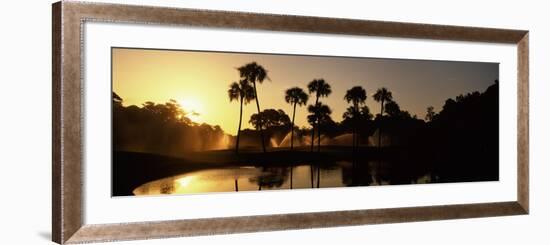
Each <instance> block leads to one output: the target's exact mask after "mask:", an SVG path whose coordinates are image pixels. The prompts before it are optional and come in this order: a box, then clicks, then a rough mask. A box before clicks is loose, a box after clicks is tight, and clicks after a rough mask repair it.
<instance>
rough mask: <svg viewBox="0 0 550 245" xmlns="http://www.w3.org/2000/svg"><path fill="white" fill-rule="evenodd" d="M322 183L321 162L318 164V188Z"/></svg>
mask: <svg viewBox="0 0 550 245" xmlns="http://www.w3.org/2000/svg"><path fill="white" fill-rule="evenodd" d="M320 183H321V164H318V165H317V188H319V185H320Z"/></svg>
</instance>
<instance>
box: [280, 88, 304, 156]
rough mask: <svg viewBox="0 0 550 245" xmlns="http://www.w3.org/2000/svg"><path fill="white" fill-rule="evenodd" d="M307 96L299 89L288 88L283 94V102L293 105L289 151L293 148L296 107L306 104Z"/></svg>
mask: <svg viewBox="0 0 550 245" xmlns="http://www.w3.org/2000/svg"><path fill="white" fill-rule="evenodd" d="M307 99H308V95H307V94H306V93H305V92H304V90H302V89H301V88H298V87H294V88H289V89H287V90H286V92H285V101H286V103H289V104H291V105H293V107H294V108H293V111H292V123H291V126H290V150H292V149H293V148H294V117H295V116H296V105H299V106H302V105H305V104H306V103H307Z"/></svg>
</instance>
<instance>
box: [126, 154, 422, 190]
mask: <svg viewBox="0 0 550 245" xmlns="http://www.w3.org/2000/svg"><path fill="white" fill-rule="evenodd" d="M357 165H358V164H356V165H355V166H354V164H352V163H351V162H347V161H340V162H335V163H333V164H330V165H323V166H315V165H309V164H296V165H294V166H293V167H257V166H253V165H252V164H251V165H250V166H239V167H226V168H214V169H205V170H199V171H194V172H189V173H185V174H181V175H175V176H171V177H167V178H162V179H159V180H155V181H151V182H148V183H145V184H143V185H141V186H139V187H138V188H136V189H135V190H134V191H133V194H134V195H159V194H190V193H205V192H234V191H259V190H260V191H263V190H276V189H303V188H324V187H345V186H370V185H391V184H416V183H430V182H432V177H431V174H429V173H428V172H427V171H398V172H397V173H396V171H393V170H392V169H395V168H396V167H398V166H395V164H389V163H381V162H376V161H370V162H367V163H365V164H363V165H360V166H357ZM390 173H391V174H390Z"/></svg>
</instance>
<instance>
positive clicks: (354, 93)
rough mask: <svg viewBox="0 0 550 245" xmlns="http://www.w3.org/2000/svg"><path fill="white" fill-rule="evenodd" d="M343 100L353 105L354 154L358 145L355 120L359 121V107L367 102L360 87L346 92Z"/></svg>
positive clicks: (365, 95)
mask: <svg viewBox="0 0 550 245" xmlns="http://www.w3.org/2000/svg"><path fill="white" fill-rule="evenodd" d="M344 99H345V100H346V101H347V102H348V103H351V104H352V105H353V107H352V108H353V109H352V115H353V142H352V145H353V146H352V147H353V152H356V150H357V146H358V145H359V144H358V143H359V137H358V136H357V120H358V119H359V113H360V112H359V109H360V108H359V105H364V104H365V100H367V92H366V91H365V89H364V88H363V87H361V86H355V87H352V88H351V89H349V90H348V91H346V95H345V96H344Z"/></svg>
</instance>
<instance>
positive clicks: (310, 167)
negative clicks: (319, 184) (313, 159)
mask: <svg viewBox="0 0 550 245" xmlns="http://www.w3.org/2000/svg"><path fill="white" fill-rule="evenodd" d="M309 173H310V177H311V188H313V163H311V164H309Z"/></svg>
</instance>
